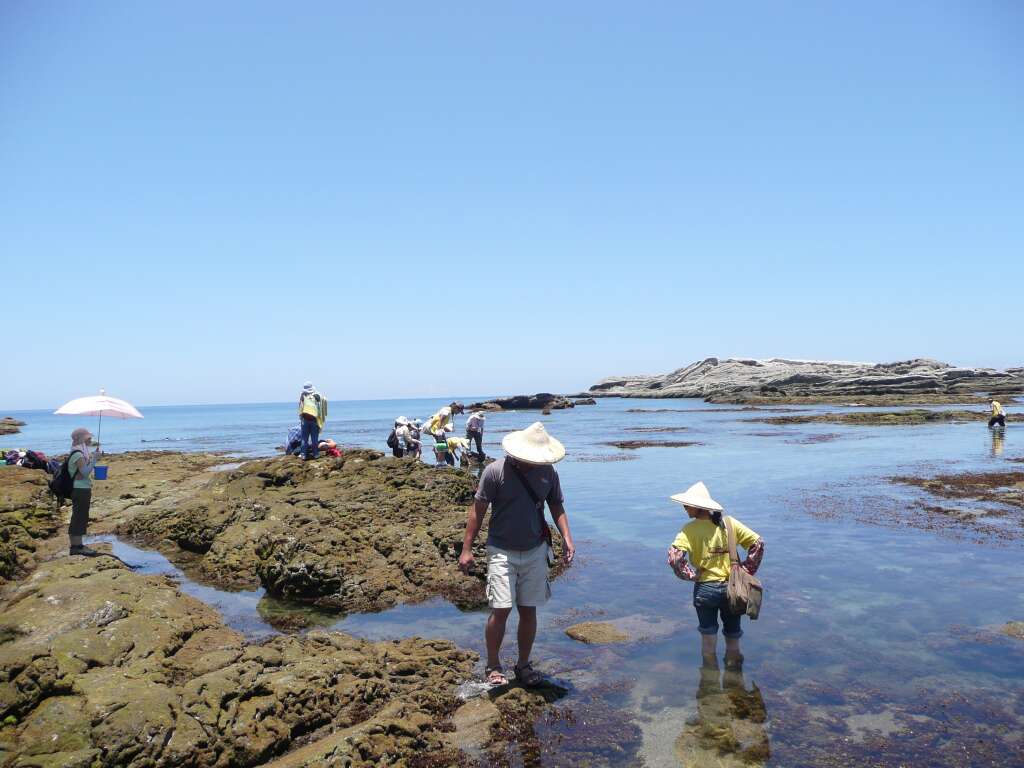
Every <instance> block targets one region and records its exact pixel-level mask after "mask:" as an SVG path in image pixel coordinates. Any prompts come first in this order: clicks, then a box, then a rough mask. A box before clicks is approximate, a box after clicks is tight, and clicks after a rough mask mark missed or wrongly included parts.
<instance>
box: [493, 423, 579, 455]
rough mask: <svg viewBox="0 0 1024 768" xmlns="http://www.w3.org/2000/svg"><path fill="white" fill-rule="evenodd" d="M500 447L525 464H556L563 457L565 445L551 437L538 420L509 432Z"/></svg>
mask: <svg viewBox="0 0 1024 768" xmlns="http://www.w3.org/2000/svg"><path fill="white" fill-rule="evenodd" d="M501 447H502V448H504V449H505V453H507V454H508V455H509V456H511V457H513V458H515V459H519V460H520V461H525V462H526V463H527V464H557V463H558V462H560V461H561V460H562V459H564V458H565V446H564V445H562V444H561V443H560V442H558V441H557V440H555V438H553V437H551V435H549V434H548V431H547V430H546V429H544V425H543V424H541V423H540V422H539V421H535V422H534V423H533V424H531V425H530V426H528V427H527V428H526V429H521V430H519V431H518V432H509V433H508V434H507V435H505V437H504V439H503V440H502V441H501Z"/></svg>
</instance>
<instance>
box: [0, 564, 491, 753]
mask: <svg viewBox="0 0 1024 768" xmlns="http://www.w3.org/2000/svg"><path fill="white" fill-rule="evenodd" d="M2 608H3V617H4V619H3V621H4V623H5V625H6V626H9V627H11V628H13V630H12V632H11V633H9V634H8V636H9V637H10V638H11V639H10V640H9V641H8V642H5V643H3V644H0V719H3V720H7V719H8V718H14V719H15V720H16V722H17V725H15V726H10V727H7V728H4V729H3V731H0V756H2V757H3V760H4V764H5V765H6V764H8V763H11V764H18V765H46V766H58V765H61V766H64V765H82V766H90V767H91V766H137V767H138V768H142V766H159V767H162V766H167V767H168V768H170V766H178V765H190V766H196V767H197V768H206V767H207V766H210V767H211V768H212V766H222V765H234V766H252V765H262V764H265V763H266V762H267V761H268V760H271V759H272V758H274V757H275V756H277V755H281V754H282V753H285V752H286V751H288V750H290V749H291V748H292V747H294V746H297V745H300V744H302V743H304V742H310V744H309V745H308V747H307V749H308V748H310V747H311V748H312V751H313V752H314V753H317V747H316V745H317V744H321V745H323V744H324V742H325V741H327V740H330V741H331V743H330V750H329V754H330V755H331V756H332V757H331V759H332V760H337V761H338V764H345V765H351V766H366V767H367V768H368V767H369V766H375V765H380V764H382V763H383V762H386V761H387V760H392V761H403V760H404V761H408V760H410V759H412V758H413V757H414V756H415V755H417V754H419V753H421V752H428V753H429V752H435V751H441V750H443V749H444V745H443V743H442V740H441V736H442V732H441V728H443V727H444V726H443V723H442V721H443V720H444V719H445V718H446V717H447V713H449V712H450V711H451V710H452V709H453V708H454V706H455V701H454V698H453V691H454V686H455V685H456V684H457V683H458V682H460V681H461V680H463V679H465V678H466V677H467V676H468V675H469V674H470V672H471V669H472V666H473V663H474V661H475V655H474V654H471V653H468V652H465V651H461V650H459V649H458V648H456V647H455V646H454V645H453V644H452V643H450V642H447V641H441V640H423V639H419V638H412V639H408V640H402V641H385V642H378V643H371V642H367V641H362V640H357V639H355V638H352V637H350V636H348V635H345V634H342V633H337V632H332V633H326V632H313V633H310V634H308V635H306V636H304V637H302V638H296V637H287V636H278V637H274V638H272V639H270V640H267V641H264V642H261V643H255V644H250V643H246V642H245V640H244V638H243V637H242V636H241V635H240V634H239V633H237V632H235V631H234V630H231V629H228V628H227V627H225V626H224V625H223V624H222V623H221V619H220V616H219V614H218V613H217V612H216V611H215V610H214V609H212V608H210V607H209V606H207V605H205V604H203V603H201V602H199V601H198V600H195V599H193V598H191V597H188V596H186V595H183V594H181V593H180V592H179V591H178V589H177V586H176V585H175V584H174V583H173V582H172V581H170V580H169V579H166V578H164V577H161V576H141V575H137V574H135V573H133V572H131V571H130V570H128V569H126V568H123V567H121V566H120V564H118V563H117V562H116V561H115V560H113V559H112V558H107V557H99V558H95V559H84V558H61V559H58V560H55V561H51V562H48V563H45V564H44V565H42V566H40V567H39V568H38V569H37V570H36V571H35V572H34V573H33V574H32V575H31V576H29V577H27V578H26V579H25V580H24V581H23V582H20V583H18V584H16V585H14V586H13V588H12V589H11V590H10V591H8V592H7V593H6V594H5V596H4V601H3V604H2ZM335 732H338V733H339V734H342V735H340V736H339V735H338V734H335V737H334V738H332V736H331V734H333V733H335ZM357 732H358V733H359V734H360V738H349V737H350V736H354V735H355V734H356V733H357ZM297 754H298V753H297ZM326 754H328V752H327V751H324V752H320V753H317V754H316V755H315V757H314V758H312V759H310V760H309V761H302V760H299V761H291V762H286V763H283V764H286V765H310V766H312V765H322V764H324V763H323V762H321V761H319V760H320V758H321V757H323V756H324V755H326ZM286 760H287V758H286Z"/></svg>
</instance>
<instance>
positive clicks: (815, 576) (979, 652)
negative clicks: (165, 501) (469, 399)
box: [3, 400, 1024, 766]
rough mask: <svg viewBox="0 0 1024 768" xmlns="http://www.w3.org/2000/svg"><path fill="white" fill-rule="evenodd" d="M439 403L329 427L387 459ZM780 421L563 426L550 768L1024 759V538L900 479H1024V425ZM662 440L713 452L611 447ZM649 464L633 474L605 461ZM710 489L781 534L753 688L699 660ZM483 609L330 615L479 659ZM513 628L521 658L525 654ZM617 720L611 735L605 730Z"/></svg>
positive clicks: (233, 447)
mask: <svg viewBox="0 0 1024 768" xmlns="http://www.w3.org/2000/svg"><path fill="white" fill-rule="evenodd" d="M438 405H440V403H439V402H437V401H392V402H386V403H381V402H376V403H365V404H362V405H359V404H346V405H343V406H339V408H338V409H336V410H335V406H334V404H332V420H331V422H330V426H332V427H335V426H337V429H336V430H333V429H332V430H329V431H328V434H330V436H333V437H335V439H338V440H339V442H342V443H348V444H352V443H363V444H368V445H372V446H373V447H377V448H383V440H384V437H385V436H386V434H387V431H388V428H389V426H390V420H391V419H392V418H393V417H394V416H397V415H399V414H404V415H407V416H420V417H423V416H426V415H428V414H429V413H430V412H431V410H433V408H435V407H436V406H438ZM630 408H642V409H654V408H670V409H672V408H674V409H680V410H679V411H670V412H662V413H628V412H627V410H628V409H630ZM291 409H292V406H291V405H290V404H284V405H276V406H223V407H219V408H217V409H213V410H209V409H194V410H191V411H189V410H188V409H185V410H184V411H181V412H177V413H171V412H170V410H171V409H169V410H168V412H166V413H163V412H161V413H159V414H158V415H157V416H155V417H154V419H153V423H157V424H158V429H156V431H155V432H154V433H150V432H143V433H142V434H143V435H150V434H156V433H159V434H162V435H163V438H161V439H166V443H165V444H160V443H153V444H151V443H149V442H147V443H144V444H142V443H138V442H137V441H136V442H134V443H133V442H132V438H131V436H130V432H127V431H126V432H124V433H114V434H112V435H111V437H110V438H108V439H107V440H105V442H106V443H107V445H108V447H117V446H121V447H123V448H132V449H138V448H140V447H142V448H150V447H161V448H175V449H184V450H225V451H228V452H231V453H237V454H246V455H259V454H269V453H272V452H273V448H274V446H275V445H278V444H280V443H281V442H282V440H283V436H284V432H285V429H286V428H287V425H288V423H289V421H291ZM807 410H808V411H809V412H816V411H821V410H825V409H814V408H810V409H807ZM832 410H834V409H832ZM150 411H154V412H156V411H159V409H150V410H147V411H146V414H147V417H149V416H150ZM981 413H982V411H981V409H979V414H981ZM12 415H15V416H19V414H12ZM763 415H766V414H764V413H760V412H757V411H735V410H725V409H723V408H716V407H714V406H710V405H706V404H704V403H701V402H695V401H689V400H686V401H680V400H670V401H650V400H644V401H636V400H632V401H629V400H602V401H600V402H599V404H598V405H596V406H586V407H579V408H576V409H575V410H574V411H571V412H555V413H554V414H552V415H551V416H549V417H543V420H544V422H545V423H546V425H547V426H548V428H549V429H550V431H551V432H552V433H553V434H555V435H556V436H558V437H559V438H561V439H562V440H563V441H564V442H565V444H566V447H567V449H568V451H569V456H568V458H567V459H566V460H565V462H563V463H562V464H560V465H559V472H560V474H561V477H562V485H563V488H564V490H565V493H566V502H567V504H566V506H567V509H568V510H569V513H570V517H571V520H572V525H573V531H574V534H575V537H576V539H577V546H578V550H579V556H578V562H577V564H576V565H575V566H574V567H573V568H572V569H571V570H570V571H569V573H568V574H566V575H565V576H564V577H562V578H561V579H559V580H558V581H557V582H556V583H555V585H554V595H553V598H552V600H551V602H550V603H549V604H548V606H546V607H545V608H544V609H543V610H542V612H541V627H540V634H539V638H538V643H537V646H536V652H535V657H536V659H537V660H538V662H539V666H540V668H541V669H543V670H544V671H545V672H547V673H548V674H550V675H551V677H552V678H553V679H554V680H555V681H556V682H559V683H560V684H562V685H564V686H565V687H566V688H567V689H568V690H569V694H568V695H567V696H566V697H565V698H564V699H563V700H561V701H560V702H558V705H557V706H559V707H561V708H563V709H564V710H565V711H568V712H570V714H571V715H572V716H567V717H564V718H562V719H557V720H555V721H551V722H544V723H540V724H538V728H537V733H538V737H539V738H540V739H541V742H542V745H543V749H542V762H543V763H544V764H545V765H561V764H566V763H569V762H571V763H574V764H577V765H579V764H587V761H591V762H592V763H593V764H607V765H633V764H636V763H637V761H638V760H640V759H642V760H643V761H644V762H645V763H646V764H647V765H648V766H657V765H681V764H682V765H700V766H703V765H708V766H718V765H739V764H747V765H761V764H766V765H777V766H794V765H829V764H834V765H859V764H864V763H870V764H878V765H901V764H907V765H990V764H991V765H1013V764H1024V755H1022V751H1021V750H1022V748H1024V704H1022V703H1021V702H1022V697H1021V693H1022V691H1024V643H1021V642H1020V641H1014V640H1011V639H1009V638H1005V637H1002V636H1000V635H998V634H996V633H995V632H994V630H995V629H997V628H998V627H999V626H1000V625H1002V624H1003V623H1005V622H1006V621H1008V620H1010V619H1022V618H1024V591H1022V590H1021V586H1022V580H1021V578H1020V576H1019V559H1020V555H1019V543H1013V542H1010V543H1005V542H1001V541H1000V540H992V541H986V542H984V543H983V544H978V543H975V542H974V541H973V540H972V538H971V537H970V536H967V537H961V538H956V537H955V533H956V532H955V531H925V530H919V529H917V528H914V527H908V526H906V525H902V524H901V521H903V520H906V519H907V516H908V514H909V512H910V511H911V510H912V508H913V505H914V504H915V503H916V501H917V500H919V499H922V498H925V496H924V495H923V494H922V493H921V492H919V491H917V490H915V489H912V488H907V487H904V486H898V485H894V484H891V483H889V482H888V481H887V480H886V478H888V477H889V476H892V475H905V474H926V475H931V474H935V473H938V472H945V471H951V470H952V471H963V470H988V471H992V470H999V469H1006V470H1009V469H1011V468H1016V469H1020V467H1021V465H1020V464H1014V463H1010V461H1009V460H1010V459H1014V458H1021V457H1024V431H1022V432H1021V434H1020V435H1018V434H1017V430H1018V429H1019V428H1014V427H1013V426H1012V425H1011V427H1009V428H1007V429H1006V431H1005V433H1004V434H1003V435H1001V436H998V437H997V438H996V439H994V438H993V435H992V433H990V432H989V431H988V430H987V429H986V428H985V424H984V421H983V420H981V419H980V418H979V423H977V424H962V425H958V424H951V425H928V426H902V427H862V426H840V425H832V424H810V425H792V426H789V425H787V426H779V425H767V424H762V423H758V422H751V421H748V419H751V418H756V417H759V416H763ZM767 415H770V414H767ZM538 417H539V415H538V414H535V413H531V414H518V413H500V414H490V415H488V419H487V431H488V439H487V441H486V443H487V447H488V449H489V450H491V451H492V452H497V451H498V442H499V438H500V436H501V434H500V431H501V430H507V429H512V428H517V427H521V426H525V425H526V424H528V423H529V422H531V421H533V420H535V419H536V418H538ZM20 418H23V419H24V420H25V421H28V422H29V426H28V427H26V428H25V432H24V434H23V435H15V436H8V437H6V438H4V439H3V440H4V442H3V444H4V445H12V444H18V445H26V446H28V447H40V448H42V449H43V450H50V451H52V450H53V448H52V447H49V448H48V447H47V446H48V445H49V444H48V443H47V442H46V440H49V439H52V440H54V442H56V439H57V438H56V432H53V430H54V429H56V427H54V425H53V423H52V422H53V421H54V420H57V419H58V418H59V417H51V419H50V420H47V419H43V418H40V419H36V420H35V423H33V418H32V415H31V414H23V415H20ZM179 418H180V420H181V424H180V426H175V425H176V423H177V422H176V421H175V419H179ZM148 420H149V419H148V418H147V421H148ZM142 423H143V422H139V424H142ZM219 423H223V426H221V427H218V424H219ZM461 423H462V422H461V420H460V424H461ZM66 424H67V423H66V422H64V421H60V423H59V426H60V428H61V429H63V428H64V427H65V425H66ZM125 424H130V423H125ZM117 426H120V425H117ZM150 426H151V424H147V428H149V427H150ZM650 427H658V428H660V427H672V428H677V429H685V431H677V432H672V433H668V434H665V435H663V436H661V437H659V435H658V434H657V433H637V432H629V431H627V430H629V429H631V428H650ZM126 429H128V428H127V427H126ZM37 430H38V431H37ZM104 430H105V434H106V425H105V426H104ZM821 435H828V437H827V438H824V439H823V438H820V437H818V436H821ZM638 437H642V438H643V439H666V440H668V439H671V440H686V441H691V440H692V441H696V442H699V443H702V445H699V446H691V447H686V448H642V449H639V450H635V451H619V450H618V449H615V448H610V447H607V446H605V445H602V443H605V442H608V441H610V440H616V439H635V438H638ZM138 439H147V440H149V439H156V438H150V437H145V438H138ZM34 441H35V442H34ZM58 447H59V446H58ZM626 454H628V455H629V457H630V459H629V460H608V461H605V460H604V459H617V458H620V457H622V456H624V455H626ZM439 471H445V470H439ZM698 479H700V480H704V481H705V482H706V483H707V484H708V486H709V487H710V488H711V491H712V493H713V495H714V496H715V497H716V498H718V499H719V500H720V501H721V502H723V503H724V505H725V506H726V508H727V509H728V510H729V512H731V513H733V514H735V515H736V516H737V517H738V518H740V519H741V520H743V522H745V523H746V524H747V525H748V526H750V527H751V528H753V529H754V530H756V531H757V532H758V533H760V534H761V535H762V536H763V537H764V538H765V540H766V542H767V551H766V555H765V560H764V564H763V566H762V569H761V571H760V572H759V574H758V575H759V577H761V579H762V580H763V581H764V583H765V587H766V597H765V605H764V609H763V613H762V616H761V618H760V619H759V620H758V621H757V622H745V623H744V628H745V630H746V635H745V636H744V638H743V652H744V654H745V656H746V663H745V669H744V673H743V678H742V680H739V679H737V678H736V676H732V677H731V678H728V679H723V678H722V677H717V678H716V677H715V675H714V674H713V673H709V672H707V671H705V672H704V673H702V672H701V670H700V669H699V668H698V665H699V653H698V635H697V632H696V621H695V616H694V612H693V608H692V606H691V604H690V590H691V587H690V585H688V584H686V583H683V582H680V581H679V580H678V579H676V578H675V577H674V576H673V574H672V572H671V571H670V570H669V569H668V568H667V566H666V565H665V563H664V558H665V548H666V547H667V545H668V544H669V542H670V541H671V540H672V538H673V536H674V535H675V533H676V532H677V531H678V529H679V527H680V526H681V524H682V523H683V522H684V521H683V518H682V515H681V511H682V510H681V508H679V507H678V506H677V505H675V504H671V503H670V502H669V501H668V496H669V495H670V494H671V493H675V492H677V491H679V490H682V489H683V488H685V487H686V486H688V485H689V484H690V483H692V482H694V481H695V480H698ZM96 493H102V486H101V484H100V483H97V490H96ZM116 550H117V552H118V554H120V555H121V556H122V557H123V558H124V559H125V560H128V561H129V562H137V561H138V562H142V563H143V564H144V567H145V568H148V569H152V570H164V571H168V569H169V568H173V566H170V564H168V563H166V561H163V562H162V563H161V562H160V560H162V558H159V556H156V555H152V554H151V553H145V552H142V551H140V550H134V549H129V548H127V547H126V545H121V544H118V545H117V546H116ZM175 570H176V569H175ZM179 578H181V580H182V584H183V588H184V589H185V590H186V591H188V592H189V593H190V594H194V595H195V596H196V597H199V598H200V599H203V600H206V601H208V602H211V603H212V604H214V605H216V606H217V607H218V608H219V609H220V610H222V611H223V612H224V613H225V617H226V619H227V621H228V622H229V623H230V624H232V626H235V627H237V628H239V629H241V630H242V631H245V632H246V633H247V634H250V635H254V636H259V635H260V634H262V633H266V632H270V631H273V630H272V629H270V627H269V625H267V624H266V623H265V622H264V621H263V620H262V619H261V618H260V611H263V612H264V613H267V612H268V611H275V610H283V609H287V607H282V606H281V605H280V604H277V603H274V602H273V601H268V600H266V599H265V598H262V595H261V593H259V592H247V593H223V592H219V591H217V590H212V589H210V588H208V587H203V586H200V585H195V584H192V583H191V582H189V581H188V579H186V578H184V577H182V576H180V574H179ZM590 618H594V619H599V620H622V621H624V622H625V624H626V626H627V627H628V628H630V629H631V630H632V633H633V634H634V635H635V636H637V637H639V638H641V639H640V640H639V641H638V642H635V643H632V644H627V645H617V646H607V647H593V646H584V645H581V644H579V643H577V642H575V641H573V640H571V639H569V638H568V637H567V636H566V635H565V634H564V631H563V630H564V628H565V627H566V626H567V625H569V624H571V623H574V622H576V621H583V620H586V619H590ZM483 619H484V614H483V613H463V612H461V611H459V610H457V609H456V608H454V607H452V606H450V605H448V604H446V603H444V602H443V601H440V600H435V601H430V602H427V603H423V604H420V605H411V606H402V607H399V608H396V609H394V610H391V611H387V612H384V613H380V614H369V615H358V616H348V617H343V618H337V617H329V616H316V617H314V620H315V621H316V622H319V623H322V624H324V625H326V626H333V627H336V628H338V629H343V630H345V631H347V632H351V633H354V634H357V635H361V636H366V637H371V638H386V637H401V636H406V635H411V634H421V635H426V636H441V637H448V638H451V639H453V640H455V641H456V642H458V643H459V644H461V645H464V646H467V647H471V648H474V649H476V650H482V626H483ZM510 629H512V632H511V633H510V638H509V639H510V642H509V643H508V644H507V645H506V648H505V656H506V657H508V658H509V659H510V660H511V659H512V658H513V657H514V626H510ZM587 722H589V723H590V724H591V725H590V726H587V725H585V723H587ZM594 723H600V724H601V726H600V728H599V729H597V730H598V732H597V733H595V731H594V728H593V724H594ZM610 741H611V742H616V743H617V744H618V747H620V748H618V749H616V748H611V747H610V746H609V742H610ZM677 742H678V743H677Z"/></svg>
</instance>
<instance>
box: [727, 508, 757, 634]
mask: <svg viewBox="0 0 1024 768" xmlns="http://www.w3.org/2000/svg"><path fill="white" fill-rule="evenodd" d="M725 530H726V532H727V533H728V534H729V561H730V567H729V587H728V592H727V595H728V598H729V609H730V610H731V611H732V612H733V613H738V614H740V615H742V614H746V615H747V616H749V617H750V618H751V619H756V618H757V617H758V615H760V613H761V598H762V597H763V596H764V588H763V587H762V586H761V582H760V581H759V580H758V579H756V578H754V577H753V576H751V575H750V574H749V573H747V572H746V571H745V570H743V569H742V568H740V558H739V555H738V554H737V553H736V531H735V530H733V527H732V518H731V517H726V518H725Z"/></svg>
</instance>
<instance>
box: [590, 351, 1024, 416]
mask: <svg viewBox="0 0 1024 768" xmlns="http://www.w3.org/2000/svg"><path fill="white" fill-rule="evenodd" d="M1019 393H1024V367H1019V368H1007V369H1006V370H996V369H994V368H960V367H957V366H954V365H951V364H949V363H943V362H939V361H938V360H928V359H915V360H905V361H902V362H894V363H850V362H840V361H822V360H787V359H783V358H770V359H768V360H747V359H738V358H726V359H719V358H717V357H709V358H706V359H704V360H701V361H699V362H696V363H692V364H691V365H688V366H686V367H685V368H679V369H678V370H675V371H672V372H671V373H665V374H659V375H653V376H612V377H610V378H607V379H603V380H601V381H599V382H598V383H597V384H595V385H594V386H592V387H591V388H590V389H588V390H587V391H586V392H585V393H581V395H579V396H586V397H651V398H658V397H699V398H703V399H705V400H707V401H709V402H713V403H752V404H759V403H792V402H812V401H813V402H852V401H856V402H857V403H860V404H864V405H875V404H884V403H908V404H909V403H968V402H981V401H983V400H985V399H986V398H987V396H988V395H995V394H999V395H1004V396H1005V395H1013V394H1019ZM1006 399H1007V400H1010V398H1008V397H1007V398H1006Z"/></svg>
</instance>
